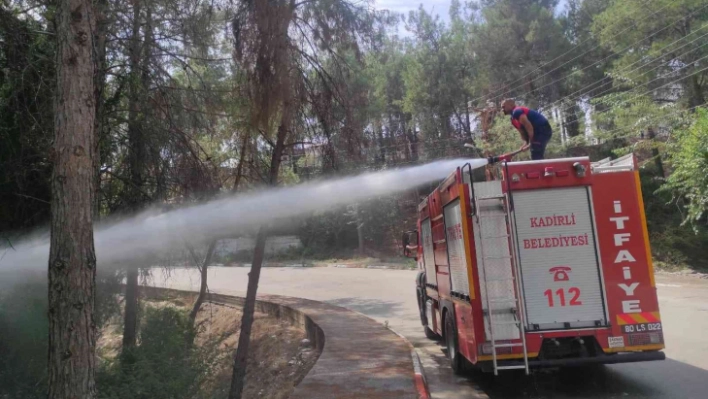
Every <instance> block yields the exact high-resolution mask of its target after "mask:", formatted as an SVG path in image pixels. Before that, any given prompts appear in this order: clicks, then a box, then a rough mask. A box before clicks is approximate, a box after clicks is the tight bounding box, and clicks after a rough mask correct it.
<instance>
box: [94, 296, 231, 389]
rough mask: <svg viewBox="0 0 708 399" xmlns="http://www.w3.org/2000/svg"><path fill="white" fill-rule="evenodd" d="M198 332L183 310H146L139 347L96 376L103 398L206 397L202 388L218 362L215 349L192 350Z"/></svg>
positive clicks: (104, 367) (210, 347)
mask: <svg viewBox="0 0 708 399" xmlns="http://www.w3.org/2000/svg"><path fill="white" fill-rule="evenodd" d="M195 334H196V331H195V329H194V327H193V326H192V325H191V323H190V322H189V317H188V314H187V312H186V311H181V310H178V309H175V308H173V307H165V308H160V309H156V308H151V307H148V308H147V309H146V313H145V317H144V323H143V325H142V326H141V330H140V344H139V345H138V346H137V347H136V348H133V349H131V350H130V351H128V352H127V353H124V354H123V355H122V356H121V357H120V358H118V359H116V360H115V361H112V362H108V363H106V364H103V365H102V367H101V369H100V371H99V373H98V375H97V386H98V392H99V395H98V397H99V398H102V399H122V398H125V399H128V398H131V399H180V398H184V399H193V398H207V397H210V395H208V393H207V392H206V391H205V390H203V388H204V384H205V383H206V382H207V381H209V380H210V375H211V373H212V371H213V367H214V366H215V364H216V362H217V361H218V360H219V359H220V357H219V356H217V354H216V352H215V349H216V346H212V345H206V346H204V347H197V346H195V345H194V344H193V343H192V341H193V338H194V336H195Z"/></svg>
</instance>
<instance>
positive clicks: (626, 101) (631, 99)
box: [566, 55, 708, 123]
mask: <svg viewBox="0 0 708 399" xmlns="http://www.w3.org/2000/svg"><path fill="white" fill-rule="evenodd" d="M705 58H708V55H707V56H705V57H703V58H701V59H705ZM689 65H691V64H687V65H685V66H683V67H681V68H679V69H677V70H676V71H674V72H677V71H680V70H681V69H683V68H685V67H686V66H689ZM707 70H708V66H707V67H705V68H703V69H700V70H698V71H696V72H694V73H692V74H690V75H686V76H684V77H681V78H679V79H676V80H672V81H670V82H668V83H665V84H663V85H661V86H659V87H655V88H653V89H650V90H647V91H646V92H644V93H642V94H639V95H637V96H634V97H632V98H629V99H627V100H623V101H621V102H620V103H618V104H617V105H615V106H614V107H613V108H610V109H608V110H606V111H600V112H595V113H594V115H602V114H606V113H608V112H611V111H614V110H615V109H616V108H617V107H618V106H620V105H622V104H627V103H629V102H630V101H633V100H636V99H638V98H640V97H643V96H645V95H647V94H649V93H651V92H653V91H655V90H658V89H661V88H663V87H666V86H668V85H671V84H674V83H677V82H680V81H682V80H684V79H686V78H690V77H691V76H694V75H696V74H699V73H701V72H705V71H707ZM659 79H663V78H662V77H659V78H656V79H654V80H652V81H649V82H647V83H645V84H643V85H642V86H644V85H648V84H649V83H652V82H655V81H657V80H659ZM638 87H639V86H638ZM583 118H584V116H583ZM581 119H582V118H575V119H574V120H572V121H570V122H566V123H575V122H577V121H579V120H581Z"/></svg>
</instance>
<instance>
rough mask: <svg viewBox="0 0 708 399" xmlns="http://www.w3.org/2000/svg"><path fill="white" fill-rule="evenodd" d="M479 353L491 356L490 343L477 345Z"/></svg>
mask: <svg viewBox="0 0 708 399" xmlns="http://www.w3.org/2000/svg"><path fill="white" fill-rule="evenodd" d="M479 351H480V352H482V354H483V355H491V354H492V343H491V342H485V343H483V344H481V345H479Z"/></svg>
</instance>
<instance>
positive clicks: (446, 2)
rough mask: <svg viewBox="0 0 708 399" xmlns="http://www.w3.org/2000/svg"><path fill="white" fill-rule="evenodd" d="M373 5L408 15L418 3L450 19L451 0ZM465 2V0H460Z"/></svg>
mask: <svg viewBox="0 0 708 399" xmlns="http://www.w3.org/2000/svg"><path fill="white" fill-rule="evenodd" d="M374 1H375V7H376V8H377V9H379V10H391V11H394V12H397V13H401V14H404V15H408V12H409V11H413V10H417V9H418V6H419V5H421V4H422V5H423V8H424V9H425V10H426V11H428V12H429V13H431V14H438V15H439V16H440V19H441V20H443V21H445V22H448V21H449V20H450V16H449V12H448V11H449V9H450V3H451V2H452V0H412V1H411V0H374ZM460 2H461V3H463V4H464V3H465V0H460ZM566 3H567V0H560V1H559V2H558V6H556V13H559V12H562V11H563V10H564V9H565V6H566Z"/></svg>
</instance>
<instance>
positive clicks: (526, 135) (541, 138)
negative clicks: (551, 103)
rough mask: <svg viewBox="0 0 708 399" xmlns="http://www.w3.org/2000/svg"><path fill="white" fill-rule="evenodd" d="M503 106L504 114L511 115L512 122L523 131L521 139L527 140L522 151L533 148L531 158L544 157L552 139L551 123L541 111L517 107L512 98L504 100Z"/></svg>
mask: <svg viewBox="0 0 708 399" xmlns="http://www.w3.org/2000/svg"><path fill="white" fill-rule="evenodd" d="M501 108H502V110H503V111H504V115H511V124H512V125H514V127H515V128H516V129H517V130H518V131H519V133H521V139H522V140H524V141H525V142H526V144H524V145H523V146H521V151H526V150H528V149H529V148H531V159H532V160H539V159H543V155H544V153H545V152H546V145H547V144H548V142H549V141H550V140H551V134H553V130H552V129H551V124H550V123H548V119H546V117H545V116H543V115H542V114H541V113H540V112H538V111H535V110H532V109H529V108H526V107H517V106H516V103H515V102H514V100H512V99H506V100H504V101H502V103H501Z"/></svg>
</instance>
